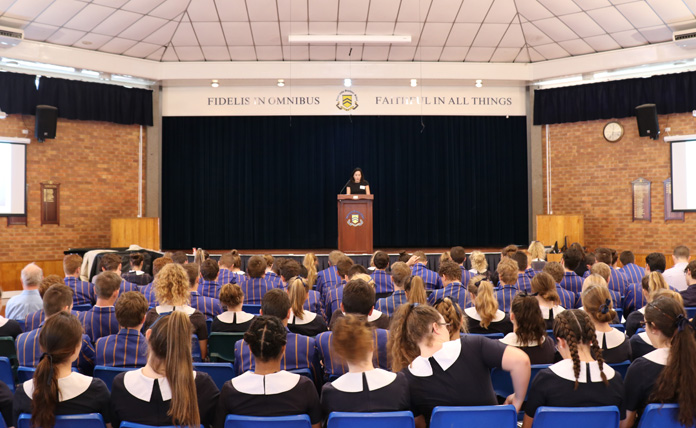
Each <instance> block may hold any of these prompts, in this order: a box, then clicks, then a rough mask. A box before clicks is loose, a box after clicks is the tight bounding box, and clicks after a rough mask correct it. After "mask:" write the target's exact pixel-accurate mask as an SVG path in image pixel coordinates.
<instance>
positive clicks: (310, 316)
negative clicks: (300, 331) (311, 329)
mask: <svg viewBox="0 0 696 428" xmlns="http://www.w3.org/2000/svg"><path fill="white" fill-rule="evenodd" d="M302 314H303V315H302V318H299V317H296V316H295V313H294V312H293V311H292V309H291V310H290V319H289V320H288V324H295V325H305V324H309V323H310V322H312V321H314V318H316V317H317V314H315V313H314V312H309V311H303V312H302Z"/></svg>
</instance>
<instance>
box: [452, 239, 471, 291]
mask: <svg viewBox="0 0 696 428" xmlns="http://www.w3.org/2000/svg"><path fill="white" fill-rule="evenodd" d="M449 254H450V258H451V259H452V261H453V262H455V263H456V264H457V265H459V270H461V271H462V276H461V278H460V281H461V283H462V284H468V283H469V280H470V279H471V278H473V277H474V274H473V273H471V272H469V271H468V270H467V269H466V267H465V266H464V262H466V250H464V247H460V246H456V247H452V248H450V251H449Z"/></svg>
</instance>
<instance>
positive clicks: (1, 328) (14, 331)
mask: <svg viewBox="0 0 696 428" xmlns="http://www.w3.org/2000/svg"><path fill="white" fill-rule="evenodd" d="M0 299H2V289H1V288H0ZM27 316H28V315H27ZM20 334H22V326H20V325H19V323H18V322H17V321H16V320H12V319H8V318H5V317H3V316H2V315H0V337H11V338H12V339H16V338H17V336H19V335H20ZM0 396H1V394H0ZM0 408H1V406H0Z"/></svg>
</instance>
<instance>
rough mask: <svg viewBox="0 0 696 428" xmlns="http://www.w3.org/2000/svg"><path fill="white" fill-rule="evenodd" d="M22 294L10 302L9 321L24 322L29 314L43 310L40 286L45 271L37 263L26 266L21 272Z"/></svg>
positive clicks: (8, 306) (8, 304) (6, 313)
mask: <svg viewBox="0 0 696 428" xmlns="http://www.w3.org/2000/svg"><path fill="white" fill-rule="evenodd" d="M21 280H22V292H21V293H19V294H18V295H16V296H13V297H11V298H10V300H8V302H7V305H6V306H5V316H6V317H7V318H8V319H14V320H23V319H24V318H25V317H26V316H27V315H28V314H30V313H32V312H35V311H37V310H39V309H40V308H41V297H40V296H39V291H38V288H39V285H40V284H41V281H42V280H43V270H42V269H41V268H40V267H39V266H37V265H36V263H33V262H32V263H29V264H28V265H26V266H24V268H23V269H22V272H21Z"/></svg>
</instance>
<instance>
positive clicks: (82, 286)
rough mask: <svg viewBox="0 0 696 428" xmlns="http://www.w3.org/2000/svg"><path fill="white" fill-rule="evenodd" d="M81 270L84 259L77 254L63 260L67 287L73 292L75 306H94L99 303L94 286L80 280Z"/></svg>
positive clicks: (69, 255)
mask: <svg viewBox="0 0 696 428" xmlns="http://www.w3.org/2000/svg"><path fill="white" fill-rule="evenodd" d="M81 268H82V257H80V256H78V255H77V254H68V255H67V256H65V257H64V258H63V272H65V279H64V281H65V285H67V286H68V287H70V289H71V290H72V291H73V305H94V304H95V303H97V294H96V293H95V292H94V284H92V283H91V282H87V281H82V280H81V279H80V269H81Z"/></svg>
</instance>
